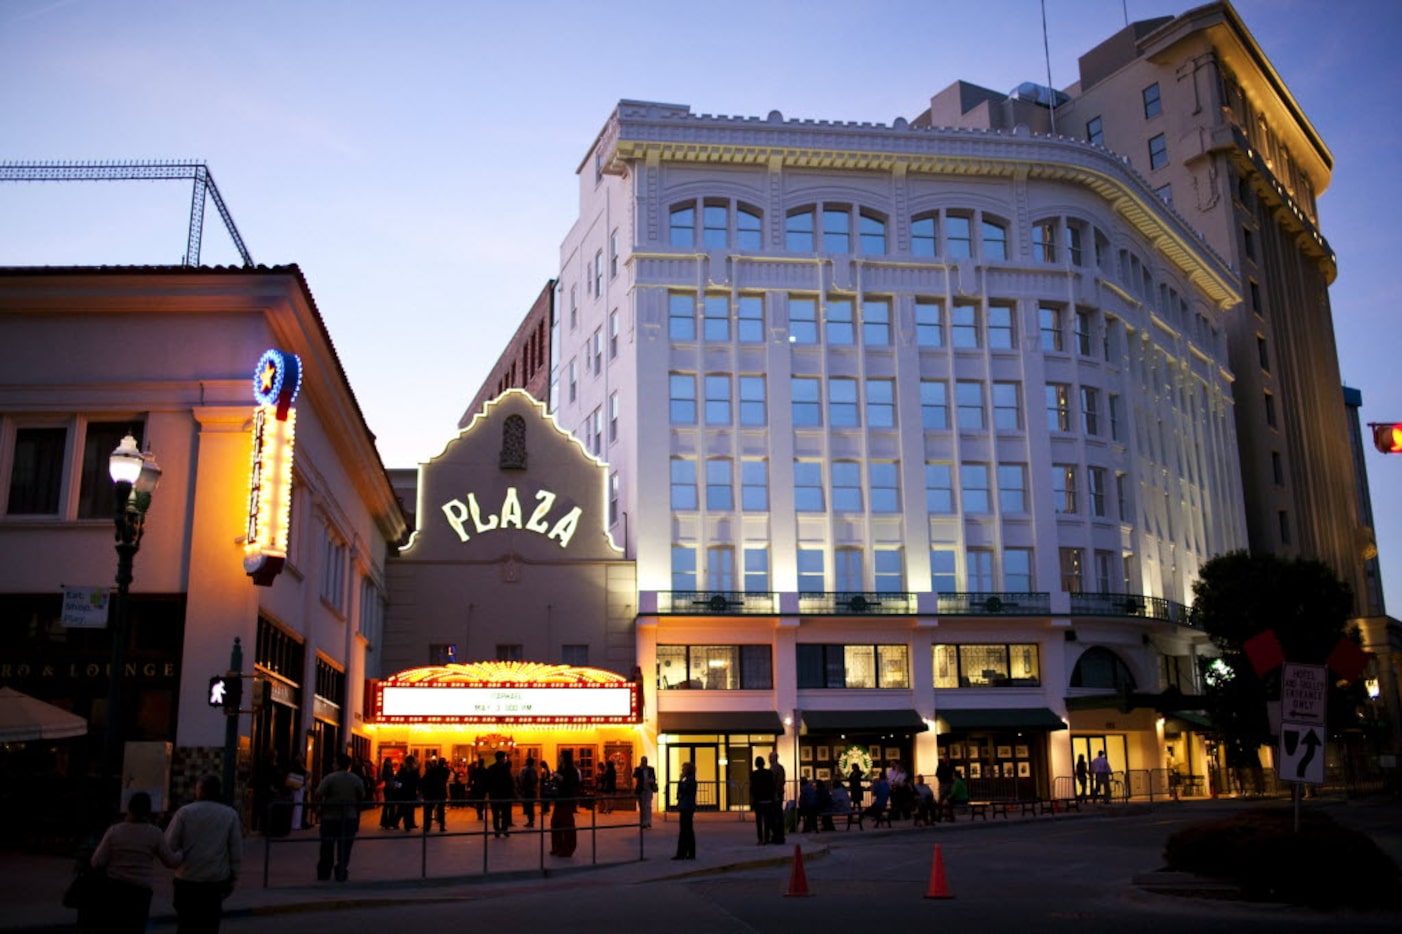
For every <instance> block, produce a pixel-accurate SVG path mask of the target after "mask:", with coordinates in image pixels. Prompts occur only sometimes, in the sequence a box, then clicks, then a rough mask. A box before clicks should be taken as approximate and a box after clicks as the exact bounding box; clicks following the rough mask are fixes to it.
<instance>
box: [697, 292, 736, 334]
mask: <svg viewBox="0 0 1402 934" xmlns="http://www.w3.org/2000/svg"><path fill="white" fill-rule="evenodd" d="M701 308H702V311H701V313H702V323H701V336H702V338H703V339H704V340H708V341H712V342H720V341H728V340H730V296H728V295H707V296H706V300H705V302H704V303H703V304H702V306H701Z"/></svg>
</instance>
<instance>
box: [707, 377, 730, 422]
mask: <svg viewBox="0 0 1402 934" xmlns="http://www.w3.org/2000/svg"><path fill="white" fill-rule="evenodd" d="M706 424H707V425H729V424H730V376H729V374H724V373H722V374H713V375H709V376H707V377H706Z"/></svg>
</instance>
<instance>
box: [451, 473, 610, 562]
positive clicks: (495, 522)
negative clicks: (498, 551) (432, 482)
mask: <svg viewBox="0 0 1402 934" xmlns="http://www.w3.org/2000/svg"><path fill="white" fill-rule="evenodd" d="M556 499H557V497H556V495H555V494H554V493H552V492H550V491H549V490H537V491H536V493H535V507H534V508H533V509H532V510H531V517H530V518H529V519H526V520H525V522H524V524H522V517H523V515H524V511H523V510H522V508H521V497H520V495H519V494H518V493H517V492H516V488H515V487H514V486H509V487H507V488H506V495H505V496H503V497H502V502H501V508H500V509H499V510H497V511H496V512H489V513H483V512H482V507H481V506H479V505H478V504H477V494H475V493H469V494H467V502H466V503H464V502H463V501H462V500H460V499H450V500H448V502H446V503H444V504H443V515H445V516H447V518H448V525H449V526H451V527H452V529H453V531H454V532H456V533H458V538H460V539H461V540H462V541H467V540H469V539H470V538H471V537H472V536H471V535H470V534H469V533H468V531H467V523H468V520H469V519H470V520H471V521H472V528H473V529H474V530H475V531H476V532H477V534H478V535H481V534H483V533H485V532H493V531H496V530H497V529H522V528H524V529H526V530H527V531H530V532H539V533H540V534H541V535H544V536H545V537H546V538H549V539H552V540H554V541H558V542H559V543H560V547H561V548H564V547H566V546H567V545H569V543H570V539H572V538H574V533H575V530H576V529H577V528H579V519H580V517H581V516H583V515H584V510H583V509H582V508H581V507H579V506H575V507H574V508H573V509H571V510H570V511H569V512H567V513H565V514H564V515H563V516H560V517H559V518H558V519H555V521H554V522H551V521H550V519H551V515H550V511H551V509H553V508H554V506H555V500H556Z"/></svg>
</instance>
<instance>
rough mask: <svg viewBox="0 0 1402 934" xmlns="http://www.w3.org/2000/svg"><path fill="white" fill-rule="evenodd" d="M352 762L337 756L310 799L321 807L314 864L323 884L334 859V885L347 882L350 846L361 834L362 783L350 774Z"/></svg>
mask: <svg viewBox="0 0 1402 934" xmlns="http://www.w3.org/2000/svg"><path fill="white" fill-rule="evenodd" d="M351 761H352V760H351V757H350V756H348V755H346V754H345V753H344V752H343V753H341V754H340V755H339V756H337V757H336V765H338V766H339V768H338V769H337V770H336V771H335V772H332V773H330V774H329V775H327V776H326V777H325V778H323V779H322V780H321V784H319V785H317V786H316V792H315V793H314V795H313V797H314V798H315V800H316V801H317V802H318V803H319V804H320V805H321V824H320V827H321V857H320V859H318V860H317V863H316V877H317V878H318V879H320V880H321V881H322V882H325V881H326V880H327V879H330V878H331V869H332V858H333V857H334V858H335V869H336V881H337V882H345V881H346V875H347V873H346V870H347V868H348V867H349V866H350V854H351V846H352V845H353V844H354V843H355V835H356V834H357V833H358V832H359V831H360V807H361V805H362V804H364V803H365V782H364V781H362V780H361V778H360V776H359V775H356V774H355V773H354V772H352V771H351Z"/></svg>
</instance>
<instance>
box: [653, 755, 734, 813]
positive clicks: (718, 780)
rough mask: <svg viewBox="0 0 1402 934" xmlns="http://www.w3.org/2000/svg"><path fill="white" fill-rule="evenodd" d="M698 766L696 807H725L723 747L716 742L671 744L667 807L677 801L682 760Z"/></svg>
mask: <svg viewBox="0 0 1402 934" xmlns="http://www.w3.org/2000/svg"><path fill="white" fill-rule="evenodd" d="M683 762H691V763H693V764H694V765H695V766H696V808H697V810H699V811H714V810H716V809H718V808H720V807H723V806H724V804H723V802H724V801H725V792H724V789H723V787H722V786H723V784H724V781H725V778H724V776H722V775H721V772H720V750H718V749H717V748H716V747H715V746H714V745H710V744H707V745H672V746H668V747H667V773H666V774H667V799H666V800H667V808H668V809H669V810H670V809H673V808H675V807H676V804H677V780H678V779H680V778H681V775H682V763H683Z"/></svg>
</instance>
